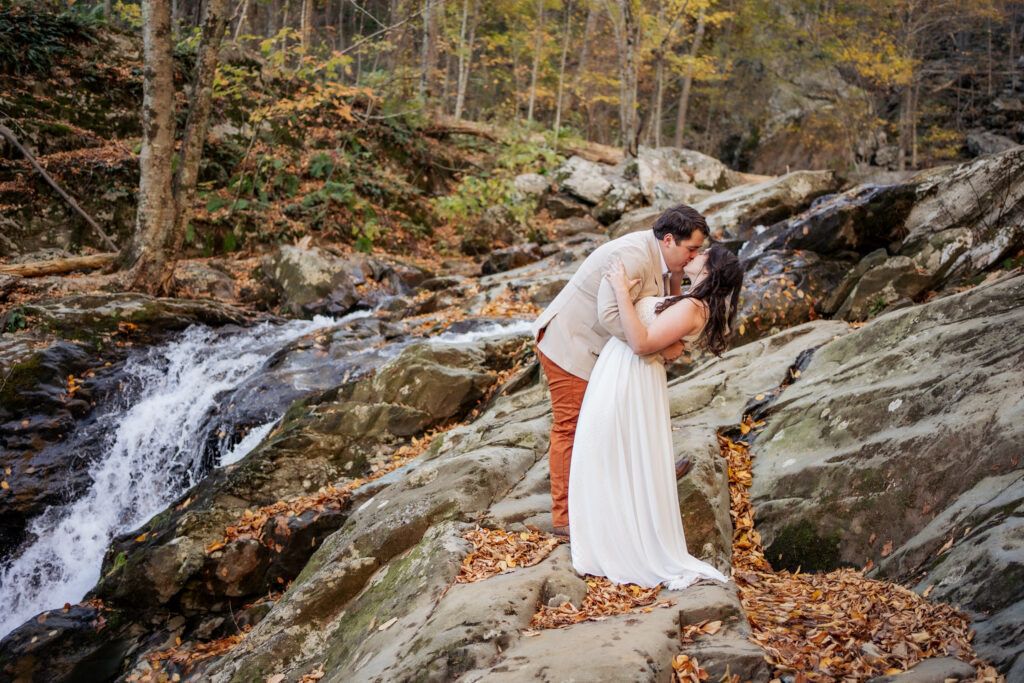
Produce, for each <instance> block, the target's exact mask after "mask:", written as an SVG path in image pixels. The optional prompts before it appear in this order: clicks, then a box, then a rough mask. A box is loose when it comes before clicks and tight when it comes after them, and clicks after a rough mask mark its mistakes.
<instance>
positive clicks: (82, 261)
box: [0, 254, 117, 277]
mask: <svg viewBox="0 0 1024 683" xmlns="http://www.w3.org/2000/svg"><path fill="white" fill-rule="evenodd" d="M116 258H117V254H91V255H89V256H71V257H69V258H59V259H54V260H52V261H33V262H32V263H17V264H12V265H6V266H4V265H0V273H5V274H8V275H20V276H22V277H40V276H42V275H57V274H59V273H70V272H71V271H73V270H88V269H92V268H103V267H104V266H106V265H108V264H110V263H112V262H113V261H114V259H116Z"/></svg>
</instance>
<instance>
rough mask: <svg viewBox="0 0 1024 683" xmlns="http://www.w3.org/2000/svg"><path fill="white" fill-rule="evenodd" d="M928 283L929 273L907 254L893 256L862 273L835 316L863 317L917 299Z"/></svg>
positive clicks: (864, 318)
mask: <svg viewBox="0 0 1024 683" xmlns="http://www.w3.org/2000/svg"><path fill="white" fill-rule="evenodd" d="M931 284H932V277H931V275H929V274H928V273H926V272H922V271H921V270H920V269H919V268H918V267H917V264H915V263H914V262H913V261H912V260H911V259H910V258H909V257H907V256H893V257H892V258H890V259H888V260H887V261H885V262H884V263H880V264H878V265H876V266H872V267H870V268H868V269H867V270H866V271H865V272H864V274H863V275H862V276H861V277H860V278H859V279H858V280H857V284H856V285H854V287H853V290H852V291H851V292H850V294H849V296H848V297H847V298H846V300H845V301H844V302H843V303H842V304H841V305H840V306H839V309H838V310H837V311H836V316H838V317H840V318H842V319H843V320H851V321H852V320H866V319H868V318H870V317H871V316H874V315H877V314H878V313H881V312H882V311H884V310H886V309H887V308H889V307H892V306H893V305H894V304H899V303H901V302H909V301H913V300H915V299H917V298H918V297H919V296H921V294H923V293H924V292H925V290H927V289H928V287H929V286H930V285H931Z"/></svg>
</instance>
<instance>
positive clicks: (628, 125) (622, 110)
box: [605, 0, 637, 158]
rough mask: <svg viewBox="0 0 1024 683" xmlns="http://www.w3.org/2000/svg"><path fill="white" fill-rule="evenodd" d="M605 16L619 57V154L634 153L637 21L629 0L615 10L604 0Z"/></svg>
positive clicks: (631, 155) (619, 2)
mask: <svg viewBox="0 0 1024 683" xmlns="http://www.w3.org/2000/svg"><path fill="white" fill-rule="evenodd" d="M605 7H606V8H607V9H608V16H609V17H610V18H611V20H612V27H613V28H614V30H615V43H616V47H617V52H618V57H619V132H620V134H621V136H622V153H623V154H624V155H625V156H626V157H627V158H631V157H635V156H636V142H637V140H636V85H637V69H636V66H637V65H636V47H637V45H636V37H637V36H636V25H635V24H636V22H635V19H634V17H633V6H632V3H631V1H630V0H617V3H616V8H617V9H618V15H619V16H618V17H616V12H615V11H614V10H612V7H611V5H610V4H609V0H605Z"/></svg>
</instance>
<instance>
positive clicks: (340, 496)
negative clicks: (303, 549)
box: [206, 424, 456, 553]
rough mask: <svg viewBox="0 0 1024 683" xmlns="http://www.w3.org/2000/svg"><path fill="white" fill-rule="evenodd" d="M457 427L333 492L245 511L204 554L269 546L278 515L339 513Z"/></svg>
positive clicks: (420, 441) (433, 434) (431, 435)
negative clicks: (270, 525)
mask: <svg viewBox="0 0 1024 683" xmlns="http://www.w3.org/2000/svg"><path fill="white" fill-rule="evenodd" d="M455 426H456V425H454V424H452V425H448V426H446V427H440V428H438V429H434V430H431V431H430V432H428V433H426V434H424V435H423V436H422V437H419V438H413V439H412V441H411V442H410V443H409V444H408V445H405V446H402V447H401V448H399V449H398V450H397V451H395V453H394V454H393V455H392V456H391V459H390V460H389V461H387V462H386V463H385V464H384V465H383V466H381V467H379V468H378V469H377V470H376V471H375V472H374V473H373V474H371V475H370V476H368V477H364V478H359V479H353V480H351V481H349V482H347V483H346V484H345V485H344V486H341V487H339V488H334V487H333V486H331V485H328V486H325V487H324V488H321V489H320V490H319V491H317V492H316V493H314V494H312V495H308V496H299V497H297V498H292V499H291V500H279V501H277V502H276V503H273V504H271V505H264V506H263V507H261V508H259V509H257V510H256V511H255V512H253V511H252V510H246V511H245V512H244V513H243V514H242V519H241V520H239V522H238V524H234V525H232V526H229V527H227V528H226V529H225V530H224V540H223V541H218V542H217V543H214V544H213V545H210V546H207V548H206V552H208V553H211V552H213V551H215V550H219V549H220V548H223V547H224V546H225V545H226V544H228V543H231V542H232V541H237V540H240V539H247V538H255V539H257V540H259V541H260V542H262V543H265V544H267V545H269V544H270V543H271V541H270V539H269V538H268V537H266V536H265V535H264V533H263V530H264V528H265V527H266V525H267V522H269V521H270V520H271V519H273V518H274V517H276V516H278V515H287V516H289V517H291V516H297V515H301V514H302V513H304V512H307V511H308V510H316V511H318V512H326V511H327V510H328V509H333V510H339V509H341V508H342V506H344V504H345V503H346V502H347V501H348V499H349V498H350V497H351V496H352V492H353V491H355V490H356V489H358V488H359V487H360V486H362V485H363V484H365V483H367V482H370V481H373V480H374V479H379V478H380V477H383V476H384V475H385V474H388V473H389V472H393V471H394V470H397V469H398V468H399V467H401V466H403V465H405V464H406V463H407V462H409V461H410V460H412V459H413V458H416V457H418V456H420V455H422V454H423V453H424V451H426V450H427V448H429V447H430V444H431V443H432V442H433V441H434V439H435V438H437V436H438V435H439V434H442V433H444V432H446V431H448V430H449V429H452V428H453V427H455Z"/></svg>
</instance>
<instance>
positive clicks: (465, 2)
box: [454, 0, 469, 121]
mask: <svg viewBox="0 0 1024 683" xmlns="http://www.w3.org/2000/svg"><path fill="white" fill-rule="evenodd" d="M468 23H469V0H462V21H461V23H460V24H459V44H458V46H457V47H456V50H457V52H458V63H457V66H456V72H457V74H456V81H455V116H454V118H455V120H456V121H459V120H461V119H462V101H463V97H465V93H466V91H465V83H463V80H462V76H463V70H462V67H463V64H464V63H465V60H466V26H467V24H468Z"/></svg>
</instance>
